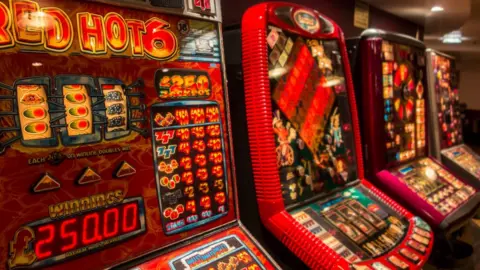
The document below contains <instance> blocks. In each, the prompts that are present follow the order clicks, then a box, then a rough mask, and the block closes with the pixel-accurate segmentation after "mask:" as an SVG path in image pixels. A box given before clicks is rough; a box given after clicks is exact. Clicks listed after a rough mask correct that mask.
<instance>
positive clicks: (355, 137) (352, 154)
mask: <svg viewBox="0 0 480 270" xmlns="http://www.w3.org/2000/svg"><path fill="white" fill-rule="evenodd" d="M242 53H243V55H242V57H243V74H244V85H245V99H246V114H247V124H248V134H249V143H250V151H251V157H252V167H253V176H254V181H255V188H256V199H257V202H258V208H259V212H260V218H261V220H262V223H263V224H264V225H265V226H266V228H267V230H269V231H270V232H271V233H272V234H273V235H274V236H275V237H276V238H278V239H279V240H280V241H281V242H282V244H283V245H285V246H286V247H288V248H289V249H290V251H292V252H293V253H294V254H295V255H296V256H297V257H298V258H300V259H301V260H302V261H303V262H304V263H305V264H306V265H307V266H308V267H310V268H314V269H319V268H326V269H327V268H340V269H348V268H350V267H353V268H362V269H363V268H365V269H399V268H403V269H407V268H415V269H416V268H421V267H422V265H423V264H424V263H425V262H426V260H427V259H428V257H429V254H430V252H431V248H432V245H433V234H432V232H431V230H430V227H429V226H428V225H426V223H425V222H424V221H423V220H421V219H420V218H418V217H415V216H413V215H412V214H411V213H410V212H408V211H407V210H405V209H404V208H403V207H402V206H400V205H399V204H397V203H396V202H395V201H393V200H392V199H390V198H389V197H387V196H386V195H385V194H383V193H382V192H380V191H379V190H378V189H376V188H375V187H374V186H373V185H372V184H370V183H369V182H368V181H367V180H365V179H364V177H363V162H362V152H361V143H360V137H359V126H358V120H357V111H356V105H355V95H354V93H353V87H352V79H351V74H350V71H349V65H348V58H347V57H348V56H347V52H346V48H345V41H344V38H343V34H342V31H341V30H340V28H339V27H338V26H337V25H336V24H335V23H334V22H333V21H331V20H330V19H328V18H327V17H325V16H324V15H323V14H320V13H319V12H318V11H315V10H312V9H309V8H306V7H304V6H300V5H296V4H291V3H283V2H273V3H264V4H259V5H256V6H253V7H251V8H250V9H249V10H247V12H246V13H245V14H244V17H243V20H242ZM367 220H368V221H367ZM420 234H421V235H420Z"/></svg>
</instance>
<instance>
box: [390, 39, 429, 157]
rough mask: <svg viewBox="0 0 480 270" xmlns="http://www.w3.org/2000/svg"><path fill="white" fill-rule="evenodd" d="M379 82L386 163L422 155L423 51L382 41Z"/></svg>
mask: <svg viewBox="0 0 480 270" xmlns="http://www.w3.org/2000/svg"><path fill="white" fill-rule="evenodd" d="M382 58H383V62H382V74H383V75H382V76H383V78H382V81H383V102H384V103H383V104H384V121H385V122H384V123H385V124H384V129H385V138H386V141H385V146H386V149H387V156H386V159H387V164H398V163H400V162H404V161H407V160H411V159H413V158H415V157H417V156H424V155H425V151H426V150H425V149H426V148H425V144H426V140H425V139H426V129H425V108H426V107H425V98H424V93H425V89H424V85H425V55H424V51H423V50H421V49H417V48H414V47H408V46H404V45H400V44H396V43H391V42H389V41H383V44H382Z"/></svg>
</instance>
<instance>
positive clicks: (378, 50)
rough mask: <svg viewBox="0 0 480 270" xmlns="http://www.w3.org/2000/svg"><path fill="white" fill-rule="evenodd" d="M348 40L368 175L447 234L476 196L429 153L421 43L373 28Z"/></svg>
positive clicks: (470, 210)
mask: <svg viewBox="0 0 480 270" xmlns="http://www.w3.org/2000/svg"><path fill="white" fill-rule="evenodd" d="M352 44H356V45H353V46H352V48H351V49H352V52H353V51H356V53H353V54H354V55H355V54H356V57H355V60H356V62H357V63H356V64H355V71H356V72H355V73H356V75H357V77H356V78H357V79H358V80H357V81H356V83H357V86H358V87H357V91H361V93H362V94H361V101H360V102H359V103H360V104H361V106H362V112H363V115H362V118H363V127H364V130H363V138H364V139H365V146H364V147H365V153H366V156H367V157H368V159H367V162H366V163H367V164H368V166H367V168H368V172H369V175H370V176H371V177H372V179H377V180H378V181H377V183H378V185H379V186H380V187H381V188H382V189H383V190H385V192H387V193H388V194H389V195H391V196H392V197H393V198H395V199H397V200H399V201H400V202H402V203H404V204H405V205H406V206H408V208H409V209H411V210H412V211H413V212H415V213H416V214H418V215H419V216H421V217H422V218H424V219H425V220H426V221H427V222H428V223H429V224H430V225H432V227H433V228H434V229H435V230H439V231H441V232H442V235H443V234H444V233H445V236H447V238H450V236H452V235H451V234H452V233H453V232H455V231H456V230H457V229H458V228H461V227H462V226H463V224H465V223H466V222H468V220H469V219H470V217H472V216H473V215H474V214H475V212H476V211H477V209H478V206H479V203H480V194H478V193H477V190H476V189H475V188H474V187H472V186H470V185H469V184H468V183H465V182H463V180H461V179H460V178H458V177H457V176H456V175H455V174H453V173H451V172H450V171H449V170H447V169H446V168H444V167H443V165H442V164H440V163H439V162H438V161H437V160H436V159H435V158H433V157H429V156H428V145H429V142H428V140H427V139H428V134H427V130H429V129H430V128H431V125H432V123H431V122H430V123H429V121H428V116H429V114H430V112H431V111H430V108H429V103H428V101H429V99H432V98H434V97H432V96H429V95H428V88H427V85H426V84H427V74H426V55H425V46H424V44H423V43H422V42H420V41H418V40H416V39H414V38H411V37H408V36H404V35H399V34H394V33H389V32H384V31H382V30H376V29H370V30H366V31H365V32H364V33H362V35H361V38H360V39H359V40H356V41H354V42H352ZM372 74H373V75H372ZM438 235H441V234H438ZM452 252H454V251H452Z"/></svg>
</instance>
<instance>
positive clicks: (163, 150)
mask: <svg viewBox="0 0 480 270" xmlns="http://www.w3.org/2000/svg"><path fill="white" fill-rule="evenodd" d="M176 151H177V145H176V144H171V145H169V146H168V147H165V146H160V147H158V148H157V155H158V157H164V158H165V159H169V158H170V157H171V156H172V155H174V154H175V152H176Z"/></svg>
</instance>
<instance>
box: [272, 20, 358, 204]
mask: <svg viewBox="0 0 480 270" xmlns="http://www.w3.org/2000/svg"><path fill="white" fill-rule="evenodd" d="M267 42H268V52H269V79H270V87H271V92H272V101H273V102H272V103H273V106H272V109H273V111H272V128H273V130H274V132H275V142H276V153H277V166H278V170H279V174H280V180H281V185H282V195H283V199H284V202H285V203H286V204H287V205H291V204H294V203H297V202H302V201H304V200H306V199H308V198H311V197H313V196H315V195H316V194H321V193H326V192H328V191H331V190H334V189H336V188H338V187H341V186H343V185H345V184H346V183H347V182H349V181H352V180H355V179H357V173H356V164H355V153H354V150H353V145H354V144H353V143H354V141H353V132H352V126H351V117H350V110H349V103H348V97H347V93H346V86H345V78H344V73H343V72H344V70H343V65H342V58H341V55H340V52H339V48H338V44H337V41H334V40H316V39H307V38H303V37H301V36H298V35H295V34H292V33H289V32H287V31H285V30H282V29H279V28H276V27H273V26H269V27H268V36H267Z"/></svg>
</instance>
